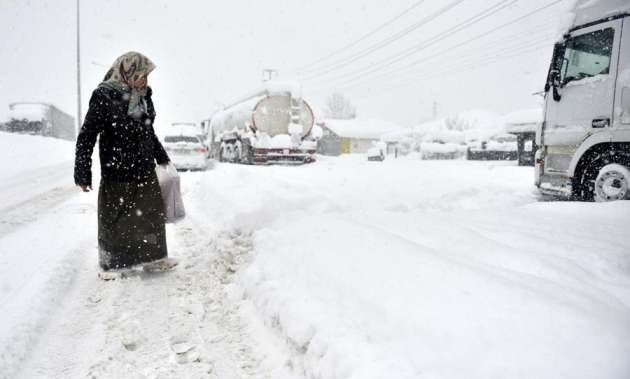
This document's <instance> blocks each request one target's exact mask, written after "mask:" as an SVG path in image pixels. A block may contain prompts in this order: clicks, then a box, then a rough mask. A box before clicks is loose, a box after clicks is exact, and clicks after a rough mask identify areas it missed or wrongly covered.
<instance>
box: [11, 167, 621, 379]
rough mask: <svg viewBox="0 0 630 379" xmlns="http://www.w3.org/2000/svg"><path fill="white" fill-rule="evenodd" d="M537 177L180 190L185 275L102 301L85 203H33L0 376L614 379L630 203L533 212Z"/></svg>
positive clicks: (274, 177)
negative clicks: (184, 212)
mask: <svg viewBox="0 0 630 379" xmlns="http://www.w3.org/2000/svg"><path fill="white" fill-rule="evenodd" d="M532 176H533V172H532V169H531V168H526V167H517V166H515V165H514V164H513V163H501V162H468V161H418V160H413V159H398V160H394V159H388V160H386V161H385V162H383V163H380V162H367V161H366V160H365V157H362V156H347V157H339V158H322V159H320V161H319V162H317V163H315V164H312V165H307V166H301V167H283V166H273V167H258V166H241V165H230V164H219V165H217V166H216V167H215V169H213V170H209V171H207V172H193V173H183V174H182V186H183V191H184V201H185V203H186V208H187V211H188V218H187V219H186V220H185V221H183V222H182V223H179V224H176V225H169V226H168V227H167V232H168V242H169V252H170V254H171V255H172V256H174V257H177V258H180V259H181V264H180V266H178V267H177V268H176V269H175V270H174V271H173V272H169V273H165V274H161V275H147V274H138V275H137V276H134V277H131V278H129V279H125V280H120V281H114V282H102V281H100V280H98V279H97V275H96V273H97V266H96V214H95V204H96V199H95V193H91V194H88V195H83V194H76V195H73V196H71V197H69V198H67V199H65V200H63V201H60V202H55V203H54V204H50V203H46V202H45V201H43V200H41V201H40V202H39V203H37V202H33V204H40V206H38V205H31V206H32V207H33V209H38V210H40V214H39V216H38V217H36V219H28V218H24V221H23V222H21V223H18V224H16V225H14V226H12V227H11V228H7V229H5V233H4V234H2V233H0V251H1V253H0V259H2V266H1V268H0V269H1V270H2V272H1V274H2V276H1V277H0V285H1V286H2V287H1V291H2V292H0V294H1V295H2V296H3V298H4V301H3V303H2V305H1V306H2V309H1V312H2V313H1V315H0V321H2V322H1V323H0V373H2V374H1V375H0V376H6V377H16V376H17V377H25V378H26V377H29V378H31V377H64V378H65V377H86V376H93V377H138V378H144V377H147V378H168V377H200V378H201V377H216V378H247V377H251V378H265V377H268V378H301V377H308V378H311V377H315V378H361V379H363V378H368V379H369V378H461V377H467V378H488V377H501V378H519V377H536V378H591V377H597V378H609V379H617V378H619V379H621V378H626V377H628V376H630V363H629V362H628V360H627V353H628V351H630V326H629V325H630V253H629V251H628V246H630V236H629V235H628V233H627V225H628V223H629V221H630V202H617V203H610V204H596V203H574V202H540V201H539V199H538V198H537V196H536V193H535V191H534V187H533V185H532ZM69 180H70V178H69ZM16 209H19V207H18V208H16ZM0 232H1V231H0ZM5 278H6V279H5Z"/></svg>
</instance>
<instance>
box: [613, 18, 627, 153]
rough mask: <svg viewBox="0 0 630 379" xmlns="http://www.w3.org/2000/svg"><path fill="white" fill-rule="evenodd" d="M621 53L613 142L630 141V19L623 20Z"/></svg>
mask: <svg viewBox="0 0 630 379" xmlns="http://www.w3.org/2000/svg"><path fill="white" fill-rule="evenodd" d="M621 38H622V41H621V46H623V47H622V48H621V50H620V51H619V69H618V70H617V72H618V73H619V74H618V76H617V85H616V93H615V114H614V120H613V142H614V141H622V142H628V141H630V17H626V18H625V19H623V32H622V33H621Z"/></svg>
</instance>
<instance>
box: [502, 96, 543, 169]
mask: <svg viewBox="0 0 630 379" xmlns="http://www.w3.org/2000/svg"><path fill="white" fill-rule="evenodd" d="M542 120H543V113H542V109H540V108H536V109H526V110H521V111H516V112H512V113H510V114H508V115H507V116H506V117H505V129H506V131H507V132H508V133H511V134H514V135H516V138H517V156H518V164H519V166H533V165H534V155H535V154H536V150H537V149H538V147H537V146H536V130H538V128H539V127H540V125H541V124H542Z"/></svg>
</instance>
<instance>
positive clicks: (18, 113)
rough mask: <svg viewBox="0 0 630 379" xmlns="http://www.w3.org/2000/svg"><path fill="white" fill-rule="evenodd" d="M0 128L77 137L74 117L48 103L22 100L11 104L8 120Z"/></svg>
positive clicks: (67, 137) (51, 135) (15, 131)
mask: <svg viewBox="0 0 630 379" xmlns="http://www.w3.org/2000/svg"><path fill="white" fill-rule="evenodd" d="M0 130H2V131H5V132H11V133H22V134H36V135H42V136H47V137H55V138H60V139H65V140H68V141H74V140H76V138H77V132H76V128H75V126H74V117H72V116H70V115H69V114H67V113H65V112H63V111H61V110H60V109H59V108H57V107H55V106H54V105H52V104H48V103H36V102H22V103H12V104H10V105H9V115H8V117H7V121H6V122H5V123H4V124H2V125H0Z"/></svg>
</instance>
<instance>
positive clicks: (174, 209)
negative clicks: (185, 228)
mask: <svg viewBox="0 0 630 379" xmlns="http://www.w3.org/2000/svg"><path fill="white" fill-rule="evenodd" d="M155 173H156V174H157V177H158V182H159V183H160V190H161V191H162V200H163V201H164V215H165V222H167V223H171V222H176V221H179V220H181V219H182V218H184V216H186V210H185V209H184V201H183V200H182V191H181V188H180V184H179V174H178V173H177V169H175V166H173V164H172V163H170V162H169V164H168V165H166V167H165V166H162V165H157V166H156V167H155Z"/></svg>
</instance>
